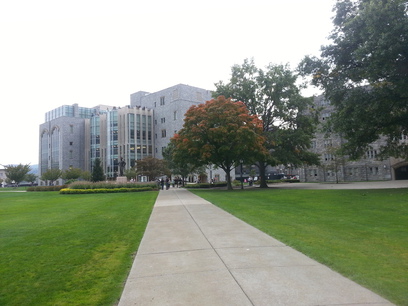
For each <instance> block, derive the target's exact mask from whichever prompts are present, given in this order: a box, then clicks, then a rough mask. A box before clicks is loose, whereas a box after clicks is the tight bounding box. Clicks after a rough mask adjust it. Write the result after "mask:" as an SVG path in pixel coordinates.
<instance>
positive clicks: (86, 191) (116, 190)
mask: <svg viewBox="0 0 408 306" xmlns="http://www.w3.org/2000/svg"><path fill="white" fill-rule="evenodd" d="M152 190H153V188H152V187H139V188H103V189H101V188H93V189H69V188H65V189H61V190H60V194H89V193H119V192H141V191H152Z"/></svg>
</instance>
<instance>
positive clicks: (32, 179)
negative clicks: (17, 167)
mask: <svg viewBox="0 0 408 306" xmlns="http://www.w3.org/2000/svg"><path fill="white" fill-rule="evenodd" d="M24 180H25V181H27V182H29V183H31V185H32V184H34V182H35V181H36V180H37V176H36V175H35V174H34V173H27V174H26V176H25V178H24Z"/></svg>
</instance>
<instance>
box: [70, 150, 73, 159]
mask: <svg viewBox="0 0 408 306" xmlns="http://www.w3.org/2000/svg"><path fill="white" fill-rule="evenodd" d="M69 158H70V159H73V158H74V157H73V152H72V150H70V151H69Z"/></svg>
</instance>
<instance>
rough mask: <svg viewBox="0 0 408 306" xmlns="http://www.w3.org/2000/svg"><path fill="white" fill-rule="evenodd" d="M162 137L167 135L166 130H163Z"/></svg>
mask: <svg viewBox="0 0 408 306" xmlns="http://www.w3.org/2000/svg"><path fill="white" fill-rule="evenodd" d="M161 134H162V138H165V137H166V130H161Z"/></svg>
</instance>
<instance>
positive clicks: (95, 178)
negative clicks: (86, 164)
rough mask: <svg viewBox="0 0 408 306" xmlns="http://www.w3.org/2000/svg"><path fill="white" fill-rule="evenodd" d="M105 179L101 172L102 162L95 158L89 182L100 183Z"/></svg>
mask: <svg viewBox="0 0 408 306" xmlns="http://www.w3.org/2000/svg"><path fill="white" fill-rule="evenodd" d="M105 179H106V176H105V174H104V172H103V168H102V162H101V160H100V159H99V158H95V161H94V164H93V167H92V175H91V181H92V182H101V181H104V180H105Z"/></svg>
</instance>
